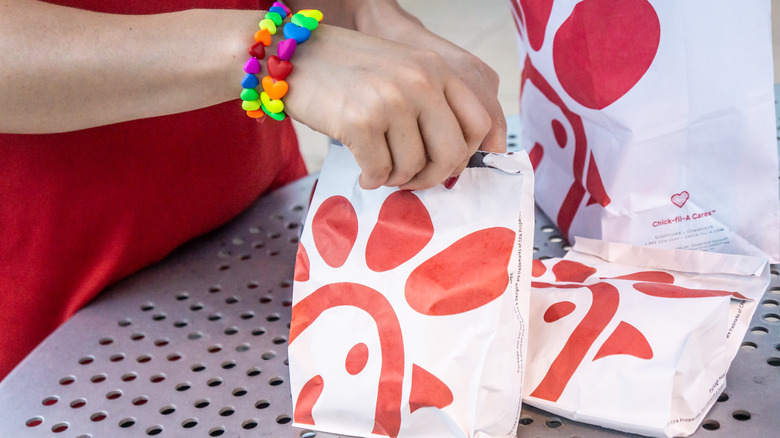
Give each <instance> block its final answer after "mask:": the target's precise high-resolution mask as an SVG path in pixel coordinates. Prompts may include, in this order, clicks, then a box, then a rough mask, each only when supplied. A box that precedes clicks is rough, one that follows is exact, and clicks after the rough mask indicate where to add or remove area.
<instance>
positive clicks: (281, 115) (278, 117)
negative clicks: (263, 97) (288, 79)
mask: <svg viewBox="0 0 780 438" xmlns="http://www.w3.org/2000/svg"><path fill="white" fill-rule="evenodd" d="M260 107H261V108H263V112H264V113H266V114H268V116H269V117H270V118H272V119H274V120H278V121H280V122H281V121H282V120H284V112H281V113H272V112H271V111H268V109H267V108H266V107H265V105H260Z"/></svg>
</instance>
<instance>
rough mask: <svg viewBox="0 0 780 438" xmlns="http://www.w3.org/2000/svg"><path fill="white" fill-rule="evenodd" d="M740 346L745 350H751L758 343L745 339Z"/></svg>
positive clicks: (756, 346)
mask: <svg viewBox="0 0 780 438" xmlns="http://www.w3.org/2000/svg"><path fill="white" fill-rule="evenodd" d="M740 348H742V349H743V350H746V351H752V350H755V349H756V348H758V344H756V343H755V342H749V341H746V342H743V343H742V346H741V347H740Z"/></svg>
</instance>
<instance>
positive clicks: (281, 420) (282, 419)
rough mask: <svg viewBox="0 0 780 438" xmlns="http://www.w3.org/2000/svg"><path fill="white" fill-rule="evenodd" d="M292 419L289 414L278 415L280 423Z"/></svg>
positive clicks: (277, 419) (285, 422)
mask: <svg viewBox="0 0 780 438" xmlns="http://www.w3.org/2000/svg"><path fill="white" fill-rule="evenodd" d="M291 421H292V418H290V417H289V416H288V415H284V414H282V415H280V416H278V417H276V422H277V423H279V424H287V423H289V422H291Z"/></svg>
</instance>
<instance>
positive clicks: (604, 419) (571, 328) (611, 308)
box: [524, 238, 769, 436]
mask: <svg viewBox="0 0 780 438" xmlns="http://www.w3.org/2000/svg"><path fill="white" fill-rule="evenodd" d="M533 277H534V279H533V283H532V287H531V325H530V328H529V333H530V338H529V346H528V358H529V360H528V364H527V368H526V381H525V388H524V394H525V396H526V399H525V401H526V402H527V403H528V404H530V405H533V406H537V407H539V408H541V409H544V410H547V411H550V412H554V413H556V414H559V415H562V416H565V417H568V418H571V419H574V420H577V421H582V422H586V423H593V424H597V425H600V426H604V427H608V428H612V429H617V430H621V431H626V432H632V433H639V434H643V435H651V436H687V435H690V434H691V433H693V432H694V431H695V430H696V428H697V427H698V426H699V424H700V423H701V421H702V420H703V419H704V416H705V414H706V413H707V411H708V410H709V409H710V407H712V405H713V404H714V403H715V401H716V400H717V397H718V395H719V394H720V393H721V392H722V391H723V389H724V388H725V385H726V381H725V379H726V372H727V371H728V368H729V366H730V364H731V361H732V359H733V358H734V356H736V354H737V351H738V350H739V347H740V345H741V342H742V339H743V337H744V335H745V333H746V332H747V329H748V324H749V323H750V319H751V317H752V316H753V313H754V311H755V309H756V306H757V300H758V299H760V297H761V296H762V294H763V293H764V291H765V290H766V287H767V286H768V285H769V264H768V262H767V260H766V259H764V258H759V257H750V256H739V255H730V254H717V253H711V252H703V251H685V250H674V249H661V248H647V247H636V246H631V245H626V244H614V243H606V242H603V241H595V240H588V239H581V238H578V239H577V241H576V243H575V245H574V249H573V250H572V251H570V252H569V253H568V254H567V255H566V256H565V257H564V258H563V259H557V258H556V259H549V260H544V261H538V260H534V268H533Z"/></svg>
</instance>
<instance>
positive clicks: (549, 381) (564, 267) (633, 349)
mask: <svg viewBox="0 0 780 438" xmlns="http://www.w3.org/2000/svg"><path fill="white" fill-rule="evenodd" d="M548 263H549V262H548ZM549 270H550V271H551V272H548V266H547V265H546V264H545V263H544V262H542V261H540V260H534V264H533V271H532V276H533V277H534V278H537V279H539V278H542V279H544V278H549V277H550V275H549V274H550V273H551V274H552V278H550V279H551V280H553V281H533V282H532V283H531V287H532V289H535V290H537V291H539V290H548V289H549V290H556V289H557V290H563V289H583V288H586V289H588V291H589V292H590V294H591V297H592V302H591V305H590V308H589V309H588V310H587V312H586V313H585V316H584V317H583V318H582V320H581V321H580V322H579V324H577V326H576V327H575V328H574V330H573V331H572V332H571V334H570V335H569V336H568V339H567V341H566V343H565V344H564V346H563V348H562V349H561V351H560V353H558V355H557V356H556V357H555V359H554V360H553V361H552V363H551V365H550V367H549V369H548V371H547V373H546V374H545V376H544V378H543V379H542V380H541V382H540V383H539V384H538V385H537V386H536V387H535V388H533V389H532V391H531V392H530V395H531V397H536V398H539V399H543V400H549V401H552V402H555V401H557V400H558V398H560V396H561V394H562V393H563V391H564V390H565V389H566V386H567V385H568V384H569V381H570V380H571V379H572V377H573V376H574V374H575V372H576V371H577V369H579V368H580V367H582V366H585V365H586V364H585V363H584V360H585V357H586V356H587V355H588V352H589V351H591V350H592V349H593V348H594V345H595V343H596V341H597V340H598V339H599V338H600V337H601V335H602V334H603V333H604V330H606V329H607V327H610V326H611V325H612V324H611V323H612V321H613V319H615V317H616V316H617V314H618V308H619V304H620V291H619V288H618V286H617V285H618V284H619V283H623V284H625V283H626V282H629V284H630V285H631V286H630V287H631V288H633V289H634V290H636V291H638V292H640V293H642V294H645V295H648V296H652V297H658V298H669V299H688V298H705V297H716V296H732V297H735V298H738V299H742V300H744V299H746V298H745V297H744V296H743V295H742V294H740V293H738V292H729V291H722V290H708V289H690V288H685V287H682V286H678V285H675V284H673V283H674V281H675V278H674V276H673V275H672V274H670V273H668V272H664V271H639V272H634V273H631V274H627V275H622V276H617V277H609V278H605V277H600V276H597V274H598V271H597V269H596V268H593V267H590V266H587V265H584V264H582V263H579V262H574V261H569V260H560V261H554V263H552V266H551V267H549ZM545 274H547V275H545ZM575 309H576V304H574V303H573V302H572V301H568V300H564V301H560V302H557V303H554V304H552V305H550V306H549V307H548V308H547V309H546V310H545V312H544V314H543V319H544V322H545V323H546V324H554V323H556V322H558V321H560V320H562V319H564V318H566V317H567V316H569V315H571V314H572V313H573V312H574V310H575ZM620 354H625V355H630V356H634V357H636V358H638V359H643V360H652V358H653V348H652V346H651V344H650V342H648V340H647V337H645V335H644V334H642V332H641V331H640V330H638V329H637V328H636V327H635V326H634V325H632V324H631V323H630V322H627V321H620V322H619V323H618V324H617V326H616V328H615V329H614V331H613V332H612V333H611V334H610V335H609V336H608V337H607V339H606V340H605V341H604V342H603V343H602V344H601V345H600V346H598V351H597V352H596V354H595V356H594V357H593V362H595V361H597V360H599V359H602V358H605V357H608V356H614V355H620Z"/></svg>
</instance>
